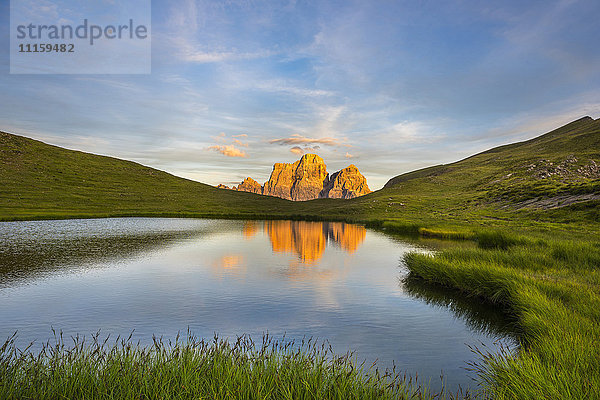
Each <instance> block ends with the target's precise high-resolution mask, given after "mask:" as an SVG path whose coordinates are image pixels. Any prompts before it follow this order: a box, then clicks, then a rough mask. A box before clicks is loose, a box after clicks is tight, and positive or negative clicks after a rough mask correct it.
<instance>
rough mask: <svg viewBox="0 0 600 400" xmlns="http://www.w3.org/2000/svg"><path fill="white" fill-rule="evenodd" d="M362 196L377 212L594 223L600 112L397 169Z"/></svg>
mask: <svg viewBox="0 0 600 400" xmlns="http://www.w3.org/2000/svg"><path fill="white" fill-rule="evenodd" d="M360 201H361V202H363V203H364V206H365V207H366V209H365V210H364V212H365V214H367V215H371V216H372V217H377V216H381V215H386V216H388V217H392V218H396V217H398V218H402V219H409V220H412V219H418V220H431V219H436V220H441V219H443V220H451V221H464V222H468V221H471V222H473V221H478V222H479V223H482V222H485V221H490V220H495V221H498V220H503V219H505V220H513V219H517V220H522V219H524V218H525V219H530V220H533V221H535V220H540V221H548V222H583V223H586V222H594V221H595V222H596V223H597V222H598V221H599V219H598V218H599V214H598V208H599V207H598V205H599V204H600V119H598V120H594V119H592V118H590V117H585V118H582V119H579V120H577V121H574V122H571V123H570V124H567V125H565V126H563V127H561V128H558V129H556V130H554V131H552V132H549V133H546V134H545V135H542V136H539V137H537V138H534V139H531V140H528V141H525V142H519V143H513V144H509V145H505V146H500V147H496V148H494V149H491V150H488V151H485V152H483V153H479V154H477V155H474V156H471V157H469V158H466V159H464V160H461V161H458V162H455V163H452V164H446V165H438V166H433V167H429V168H424V169H420V170H417V171H413V172H409V173H406V174H403V175H399V176H397V177H394V178H392V179H390V181H389V182H388V183H387V184H386V185H385V187H384V188H383V189H382V190H380V191H377V192H375V193H373V194H372V195H370V196H365V197H364V198H361V199H360ZM415 216H417V217H416V218H414V217H415Z"/></svg>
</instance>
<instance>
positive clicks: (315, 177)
mask: <svg viewBox="0 0 600 400" xmlns="http://www.w3.org/2000/svg"><path fill="white" fill-rule="evenodd" d="M218 187H223V185H219V186H218ZM225 188H226V186H225ZM232 189H233V190H239V191H245V192H252V193H258V194H264V195H268V196H276V197H281V198H283V199H288V200H294V201H303V200H312V199H318V198H335V199H353V198H355V197H358V196H362V195H365V194H367V193H371V190H370V189H369V186H368V185H367V180H366V178H365V177H364V176H363V175H362V174H361V173H360V172H359V171H358V168H356V166H354V165H350V166H348V167H346V168H344V169H342V170H340V171H338V172H336V173H334V174H333V175H331V179H330V178H329V174H328V173H327V166H326V165H325V162H324V161H323V159H322V158H321V157H319V156H318V155H316V154H305V155H303V156H302V158H301V159H300V160H298V161H296V162H295V163H291V164H287V163H276V164H275V165H273V171H272V172H271V176H270V177H269V180H268V181H267V182H265V184H264V185H263V186H260V184H259V183H258V182H256V181H255V180H254V179H252V178H246V179H245V180H244V181H243V182H242V183H240V184H239V185H238V186H237V188H236V187H233V188H232Z"/></svg>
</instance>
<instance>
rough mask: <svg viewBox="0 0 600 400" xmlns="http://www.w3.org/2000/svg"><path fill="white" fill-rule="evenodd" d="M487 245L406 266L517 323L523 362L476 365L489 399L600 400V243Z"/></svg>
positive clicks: (501, 239) (501, 241) (503, 237)
mask: <svg viewBox="0 0 600 400" xmlns="http://www.w3.org/2000/svg"><path fill="white" fill-rule="evenodd" d="M484 237H485V238H486V239H485V241H484V242H483V243H485V245H484V246H480V247H477V248H466V249H465V248H461V249H453V250H452V249H451V250H445V251H443V252H441V253H438V254H436V255H434V256H427V255H423V254H416V253H413V254H408V255H407V256H406V257H405V262H406V265H407V266H408V268H409V270H410V276H411V279H416V278H418V279H422V280H424V281H426V282H430V283H434V284H439V285H443V286H446V287H450V288H454V289H458V290H460V291H462V292H463V293H464V294H465V295H467V296H473V297H475V298H482V299H485V300H486V301H489V302H492V303H495V304H498V305H500V306H502V307H505V308H507V309H508V310H509V311H510V312H511V313H512V314H513V315H514V316H515V317H516V319H517V324H518V327H519V330H520V332H521V341H522V349H521V351H519V353H518V355H512V354H500V355H498V354H496V355H489V354H482V356H483V358H482V360H481V362H480V363H479V364H478V365H477V369H478V371H479V375H480V378H481V382H483V383H484V385H485V388H486V390H487V391H488V393H490V394H491V395H492V397H493V398H496V399H597V398H600V392H599V391H598V388H600V348H599V347H598V345H597V344H598V342H599V340H600V243H599V242H594V241H588V242H573V241H564V240H562V241H558V240H542V239H537V240H528V241H526V242H524V241H523V240H522V239H521V238H515V237H512V238H511V237H510V234H509V233H506V232H496V233H493V234H486V235H485V236H484ZM481 243H482V242H479V244H480V245H481ZM507 243H510V245H509V246H507Z"/></svg>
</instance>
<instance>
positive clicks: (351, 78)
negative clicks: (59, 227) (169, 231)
mask: <svg viewBox="0 0 600 400" xmlns="http://www.w3.org/2000/svg"><path fill="white" fill-rule="evenodd" d="M13 1H14V0H13ZM29 1H31V0H29ZM99 1H100V0H99ZM104 1H105V2H106V7H107V8H108V7H110V6H111V3H112V1H109V0H104ZM65 2H68V0H55V1H53V0H35V1H34V2H33V4H34V5H33V7H39V8H40V9H43V10H54V11H55V12H58V13H59V14H60V7H61V5H64V3H65ZM70 2H71V3H73V0H71V1H70ZM8 14H9V3H8V1H7V0H0V15H1V16H2V24H1V27H0V35H1V37H2V38H3V40H2V41H1V42H0V49H1V53H0V54H1V56H0V91H2V96H0V129H2V130H6V131H9V132H14V133H19V134H23V135H25V136H29V137H33V138H36V139H40V140H43V141H46V142H49V143H52V144H56V145H60V146H64V147H68V148H73V149H78V150H83V151H88V152H93V153H97V154H106V155H111V156H115V157H119V158H125V159H129V160H134V161H138V162H140V163H142V164H145V165H149V166H152V167H155V168H159V169H163V170H166V171H168V172H171V173H173V174H175V175H179V176H184V177H188V178H191V179H195V180H199V181H201V182H205V183H209V184H218V183H226V184H232V183H237V182H239V181H241V180H242V179H243V178H244V177H246V176H252V177H253V178H255V179H257V180H258V181H259V182H261V183H262V182H264V181H265V180H266V179H268V176H269V174H270V172H271V168H272V165H273V163H274V162H292V161H294V160H296V159H298V158H299V155H300V154H302V153H303V152H315V153H317V154H319V155H321V156H322V157H323V158H324V159H325V161H326V163H327V164H328V171H329V172H330V173H331V172H334V171H336V170H338V169H341V168H343V167H346V166H347V165H348V164H350V163H353V164H355V165H357V166H358V168H359V169H360V170H361V171H362V172H363V174H364V175H365V176H366V177H367V179H368V182H369V185H370V186H371V188H372V189H378V188H380V187H381V186H382V185H383V184H384V183H385V182H386V181H387V180H388V179H389V178H391V177H393V176H395V175H398V174H400V173H402V172H407V171H410V170H414V169H417V168H421V167H426V166H429V165H433V164H439V163H447V162H452V161H456V160H458V159H460V158H463V157H466V156H469V155H471V154H473V153H475V152H478V151H482V150H486V149H488V148H490V147H493V146H496V145H500V144H504V143H509V142H514V141H518V140H523V139H528V138H531V137H534V136H537V135H539V134H542V133H544V132H546V131H548V130H551V129H553V128H555V127H558V126H560V125H562V124H565V123H567V122H570V121H571V120H574V119H576V118H579V117H582V116H584V115H590V116H592V117H594V118H598V117H600V51H599V49H598V43H600V24H598V15H600V2H598V1H597V0H590V1H575V0H572V1H527V2H522V1H514V2H513V1H502V2H489V1H468V0H465V1H455V2H442V1H414V0H413V1H383V0H382V1H373V2H365V1H356V2H353V1H282V2H277V1H264V2H262V1H250V0H247V1H225V2H219V1H197V0H181V1H158V0H156V1H152V73H151V74H149V75H11V74H9V54H8V52H9V40H8V38H9V34H10V28H9V15H8Z"/></svg>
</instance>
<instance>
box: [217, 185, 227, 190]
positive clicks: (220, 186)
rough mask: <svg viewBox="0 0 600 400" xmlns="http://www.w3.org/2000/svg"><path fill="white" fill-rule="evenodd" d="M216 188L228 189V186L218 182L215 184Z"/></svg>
mask: <svg viewBox="0 0 600 400" xmlns="http://www.w3.org/2000/svg"><path fill="white" fill-rule="evenodd" d="M217 188H218V189H229V187H228V186H225V185H223V184H219V185H217Z"/></svg>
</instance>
